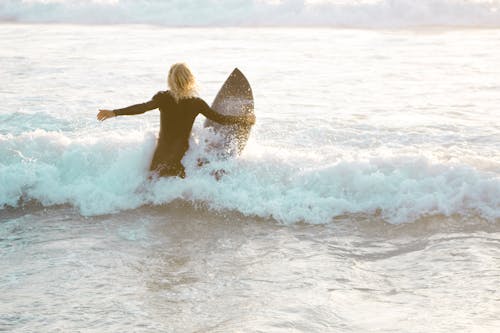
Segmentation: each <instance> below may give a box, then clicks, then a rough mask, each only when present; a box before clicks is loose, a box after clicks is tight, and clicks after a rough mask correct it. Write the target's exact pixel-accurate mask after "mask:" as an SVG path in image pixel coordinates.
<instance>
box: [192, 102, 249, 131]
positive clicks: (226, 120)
mask: <svg viewBox="0 0 500 333" xmlns="http://www.w3.org/2000/svg"><path fill="white" fill-rule="evenodd" d="M202 103H203V106H202V108H201V111H200V113H201V114H203V115H204V116H205V117H207V118H208V119H210V120H213V121H215V122H216V123H219V124H223V125H231V124H245V125H253V124H255V115H253V114H249V115H244V116H227V115H223V114H220V113H218V112H216V111H215V110H213V109H212V108H211V107H209V106H208V104H207V103H205V101H203V100H202Z"/></svg>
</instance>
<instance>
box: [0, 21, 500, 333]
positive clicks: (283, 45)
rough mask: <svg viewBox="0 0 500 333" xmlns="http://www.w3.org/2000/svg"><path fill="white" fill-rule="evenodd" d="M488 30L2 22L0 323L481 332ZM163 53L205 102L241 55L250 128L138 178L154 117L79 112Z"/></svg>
mask: <svg viewBox="0 0 500 333" xmlns="http://www.w3.org/2000/svg"><path fill="white" fill-rule="evenodd" d="M499 37H500V32H499V31H498V30H493V29H491V30H472V29H462V30H458V29H419V30H378V31H373V30H349V29H326V28H309V29H302V28H245V29H242V28H232V29H222V28H199V29H174V28H166V27H160V26H145V25H138V26H133V25H118V26H76V25H43V24H42V25H21V24H3V25H0V71H1V74H2V75H1V76H0V80H1V81H0V83H1V88H0V97H1V99H2V105H0V206H1V210H0V271H1V272H2V274H0V331H1V330H3V331H8V332H67V331H82V332H94V331H95V332H103V331H106V332H122V331H135V332H152V331H158V332H234V331H236V332H239V331H241V332H329V331H331V332H371V331H384V332H390V331H395V332H401V331H404V332H422V331H426V332H428V331H430V332H450V331H454V332H493V331H496V330H498V328H499V327H500V321H499V319H498V318H500V311H499V309H500V297H499V293H498V287H497V285H498V282H499V281H500V269H499V267H500V228H499V225H500V221H499V218H500V201H499V200H500V178H499V177H500V149H499V147H500V137H499V133H500V123H499V118H498V112H497V109H498V108H497V106H498V105H499V103H500V95H499V94H498V89H500V70H499V69H498V66H497V65H496V64H497V61H498V59H499V57H500V44H499V41H500V39H499ZM178 60H184V61H187V62H188V63H189V64H190V65H191V66H192V67H193V69H194V71H195V73H196V74H197V76H198V78H199V81H200V83H201V89H200V93H201V96H202V97H204V98H205V99H206V100H207V101H209V102H210V101H211V100H212V98H213V97H214V96H215V94H216V92H217V90H218V88H219V87H220V85H221V84H222V82H223V81H224V79H225V77H226V76H227V75H228V73H229V72H230V71H231V70H232V68H233V67H235V66H239V67H240V69H241V70H242V71H243V72H244V73H245V74H246V75H247V77H248V79H249V80H250V82H251V83H252V85H253V88H254V95H255V96H256V114H257V124H256V125H255V127H254V129H253V132H252V136H251V139H250V142H249V144H248V147H247V148H246V150H245V152H244V154H243V155H242V156H241V157H240V158H239V159H238V160H232V161H222V162H221V161H212V163H211V164H210V165H208V166H206V167H203V168H197V167H196V163H195V161H196V158H197V157H199V156H200V155H202V156H206V155H207V153H206V152H205V151H204V146H203V141H204V140H203V139H204V138H205V137H206V136H209V135H210V134H209V133H206V132H204V131H203V130H202V127H201V121H203V120H202V119H201V117H200V119H199V120H198V121H197V123H196V124H195V127H194V134H193V138H192V140H191V152H190V153H189V154H188V156H186V158H185V159H184V161H183V162H184V163H185V165H186V168H187V173H188V178H187V179H186V180H178V179H164V180H160V181H156V182H153V183H148V182H146V178H147V172H146V171H147V168H148V164H149V160H150V157H151V154H152V151H153V149H154V144H155V136H156V134H157V131H158V121H159V119H158V114H157V112H155V111H153V112H149V113H146V114H145V115H142V116H137V117H123V118H119V119H112V120H110V121H106V122H104V123H102V124H100V123H97V122H96V120H95V115H96V110H97V108H98V107H110V108H111V107H121V106H126V105H128V104H131V103H136V102H143V101H145V100H147V99H148V98H150V97H151V96H152V95H154V93H156V91H158V90H161V89H164V85H165V82H164V81H165V73H166V70H167V68H168V66H169V65H170V63H172V62H175V61H178ZM208 157H210V156H209V154H208ZM219 168H223V169H225V170H227V171H228V173H227V174H226V175H225V176H224V177H223V178H222V179H221V180H220V181H216V180H215V179H214V178H213V177H212V176H211V175H210V174H211V172H212V171H213V170H214V169H219Z"/></svg>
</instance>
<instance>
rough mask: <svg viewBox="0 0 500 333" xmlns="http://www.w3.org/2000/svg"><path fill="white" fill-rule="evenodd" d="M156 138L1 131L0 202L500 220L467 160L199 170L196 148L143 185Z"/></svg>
mask: <svg viewBox="0 0 500 333" xmlns="http://www.w3.org/2000/svg"><path fill="white" fill-rule="evenodd" d="M154 141H155V140H154V135H153V134H152V133H150V134H147V135H146V136H142V137H141V136H138V135H137V133H135V134H133V135H129V136H126V135H124V134H123V133H122V134H120V135H114V136H113V135H111V136H107V137H106V138H102V139H100V140H88V139H87V140H84V139H71V138H69V137H68V136H67V135H65V134H64V133H62V132H48V131H44V130H36V131H31V132H25V133H22V134H20V135H17V136H13V135H2V136H0V147H1V148H0V149H1V151H0V154H1V155H2V156H4V158H3V163H2V165H0V183H1V184H2V190H1V191H0V205H1V206H3V207H5V206H7V205H9V206H14V207H15V206H17V205H19V200H20V199H23V200H24V201H29V200H36V201H38V202H40V203H42V204H43V205H46V206H50V205H55V204H71V205H74V206H75V207H77V208H78V209H79V210H80V212H81V213H82V214H83V215H99V214H106V213H113V212H116V211H119V210H124V209H125V210H126V209H133V208H136V207H139V206H141V205H145V204H155V205H159V204H165V203H169V202H172V201H173V200H176V199H181V200H184V201H188V202H192V203H193V204H202V205H204V206H208V207H210V208H211V209H213V210H216V211H228V210H234V211H237V212H240V213H242V214H244V215H248V216H259V217H264V218H273V219H276V220H277V221H280V222H284V223H293V222H298V221H305V222H307V223H328V222H330V221H331V220H332V219H334V218H335V217H337V216H340V215H344V214H368V215H374V214H380V215H381V216H382V217H383V218H384V219H386V220H387V221H389V222H392V223H401V222H408V221H413V220H415V219H418V218H421V217H424V216H428V215H437V214H442V215H446V216H450V215H454V214H458V215H467V214H478V215H480V216H481V217H483V218H485V219H488V220H492V221H493V220H495V219H498V218H500V209H499V205H500V201H499V200H500V199H499V198H500V179H498V177H497V176H495V175H494V174H491V173H487V172H480V171H478V170H474V169H473V168H471V167H468V166H465V165H454V164H435V163H431V162H430V161H428V160H427V159H425V158H422V157H416V156H414V157H412V156H400V157H392V158H376V159H368V160H360V161H337V162H332V163H330V164H323V165H320V166H316V167H308V166H307V165H308V164H309V163H308V162H311V161H307V156H301V160H302V162H301V163H296V162H297V161H296V160H290V159H289V158H288V156H286V155H285V156H280V155H279V154H278V155H277V154H276V153H275V152H272V151H266V149H262V147H250V148H249V150H248V152H247V154H246V155H245V156H244V157H243V158H241V159H239V160H232V161H226V162H215V163H211V164H209V165H207V166H205V167H203V168H198V167H197V166H196V159H197V158H198V157H200V156H201V155H204V153H203V151H204V149H203V147H202V145H198V146H195V147H194V149H192V151H191V152H190V154H188V155H187V156H186V157H185V159H184V163H185V164H186V166H187V173H188V177H187V179H186V180H180V179H176V178H175V179H160V180H157V181H153V182H152V183H149V182H148V181H147V180H146V178H147V168H148V163H149V160H150V159H151V155H152V150H153V149H154ZM193 142H194V141H193ZM199 142H203V140H199ZM193 144H194V143H193ZM28 156H29V157H28ZM309 165H313V164H312V163H310V164H309ZM218 169H224V170H226V171H227V174H226V175H224V176H223V177H222V179H221V180H220V181H217V180H215V178H214V177H213V176H212V175H211V173H212V172H213V171H214V170H218Z"/></svg>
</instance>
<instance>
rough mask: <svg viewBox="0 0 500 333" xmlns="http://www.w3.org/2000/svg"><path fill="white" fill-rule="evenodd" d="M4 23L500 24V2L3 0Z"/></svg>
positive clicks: (1, 17)
mask: <svg viewBox="0 0 500 333" xmlns="http://www.w3.org/2000/svg"><path fill="white" fill-rule="evenodd" d="M0 21H3V22H27V23H28V22H29V23H46V22H51V23H78V24H158V25H165V26H295V25H296V26H340V27H362V28H397V27H414V26H466V27H500V0H418V1H416V0H358V1H345V0H323V1H322V0H310V1H306V0H281V1H278V0H192V1H185V0H169V1H164V0H141V1H138V0H2V1H1V2H0Z"/></svg>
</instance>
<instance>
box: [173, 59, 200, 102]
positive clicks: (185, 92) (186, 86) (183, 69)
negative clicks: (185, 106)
mask: <svg viewBox="0 0 500 333" xmlns="http://www.w3.org/2000/svg"><path fill="white" fill-rule="evenodd" d="M168 87H169V88H170V92H171V94H172V96H173V97H174V99H175V100H176V101H179V100H180V99H184V98H191V97H194V96H196V94H197V92H196V80H195V78H194V75H193V73H191V70H190V69H189V67H188V66H187V65H186V64H185V63H176V64H173V65H172V67H170V71H169V72H168Z"/></svg>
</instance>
